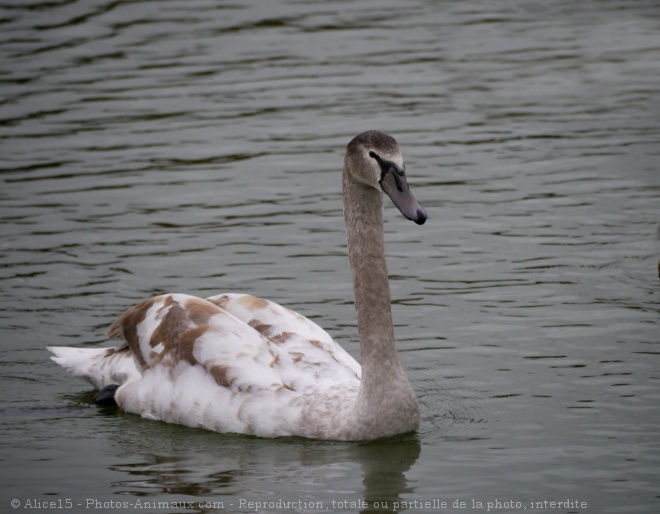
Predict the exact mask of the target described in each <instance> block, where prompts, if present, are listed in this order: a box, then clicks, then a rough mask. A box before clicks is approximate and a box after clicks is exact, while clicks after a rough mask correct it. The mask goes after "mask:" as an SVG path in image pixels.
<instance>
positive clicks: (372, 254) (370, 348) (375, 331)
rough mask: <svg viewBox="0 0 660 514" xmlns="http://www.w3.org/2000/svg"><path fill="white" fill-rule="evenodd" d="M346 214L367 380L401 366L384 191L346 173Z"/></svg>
mask: <svg viewBox="0 0 660 514" xmlns="http://www.w3.org/2000/svg"><path fill="white" fill-rule="evenodd" d="M343 193H344V217H345V221H346V235H347V242H348V256H349V261H350V265H351V272H352V275H353V291H354V295H355V310H356V312H357V322H358V335H359V338H360V353H361V364H362V371H363V383H364V384H365V385H367V384H368V383H369V381H370V374H371V373H373V374H375V375H379V376H383V372H384V371H386V370H391V369H392V368H401V365H400V363H399V358H398V355H397V353H396V348H395V343H394V328H393V326H392V311H391V305H390V288H389V278H388V273H387V264H386V262H385V243H384V238H383V194H382V193H381V192H380V191H379V190H377V189H374V188H372V187H368V186H364V185H362V184H358V183H355V182H353V181H351V180H350V179H348V178H347V176H346V174H344V184H343Z"/></svg>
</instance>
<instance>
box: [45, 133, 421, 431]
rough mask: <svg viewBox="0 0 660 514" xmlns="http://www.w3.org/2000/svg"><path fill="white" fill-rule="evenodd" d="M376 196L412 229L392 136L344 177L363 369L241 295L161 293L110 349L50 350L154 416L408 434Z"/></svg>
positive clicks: (413, 415)
mask: <svg viewBox="0 0 660 514" xmlns="http://www.w3.org/2000/svg"><path fill="white" fill-rule="evenodd" d="M383 192H384V193H385V194H387V196H389V198H390V199H391V200H392V202H393V203H394V204H395V205H396V206H397V207H398V209H399V210H400V211H401V213H402V214H403V215H404V216H405V217H406V218H408V219H410V220H412V221H414V222H415V223H417V224H419V225H421V224H423V223H424V222H425V221H426V219H427V214H426V211H425V210H424V208H423V207H422V206H421V205H420V204H419V203H418V201H417V200H416V199H415V198H414V197H413V195H412V193H411V192H410V190H409V188H408V184H407V181H406V175H405V171H404V164H403V158H402V155H401V152H400V150H399V146H398V144H397V142H396V140H395V139H394V138H393V137H391V136H389V135H387V134H384V133H382V132H379V131H367V132H363V133H361V134H359V135H357V136H356V137H355V138H353V139H352V140H351V141H350V143H349V144H348V146H347V148H346V153H345V158H344V169H343V179H342V196H343V201H344V220H345V223H346V235H347V242H348V257H349V261H350V266H351V271H352V276H353V288H354V296H355V309H356V312H357V321H358V335H359V340H360V354H361V362H362V366H360V364H358V362H357V361H356V360H355V359H353V358H352V357H351V356H350V355H349V354H348V353H347V352H346V351H345V350H344V349H343V348H342V347H341V346H339V345H338V344H337V343H336V342H335V341H334V340H333V339H332V338H331V337H330V336H329V335H328V334H327V333H326V332H325V331H324V330H323V329H322V328H320V327H319V326H318V325H316V324H315V323H313V322H312V321H310V320H309V319H307V318H305V317H304V316H302V315H300V314H298V313H296V312H293V311H292V310H289V309H287V308H286V307H283V306H281V305H278V304H276V303H273V302H271V301H268V300H264V299H262V298H259V297H256V296H252V295H249V294H236V293H224V294H219V295H216V296H212V297H210V298H206V299H201V298H197V297H194V296H188V295H185V294H165V295H161V296H156V297H153V298H149V299H147V300H144V301H143V302H141V303H139V304H137V305H135V306H134V307H131V308H129V309H128V310H127V311H125V312H124V313H123V314H121V315H120V316H119V318H118V319H117V320H116V321H115V322H114V323H113V324H112V325H111V327H110V329H109V330H108V332H107V335H108V337H109V338H111V339H120V340H122V341H123V343H122V344H120V345H119V346H116V347H114V348H74V347H48V350H49V351H50V352H51V353H52V354H53V355H52V356H51V358H52V359H53V360H54V361H55V362H56V363H58V364H59V365H61V366H62V367H64V368H65V369H66V370H67V371H68V372H69V373H70V374H72V375H73V376H77V377H82V378H85V379H87V380H88V381H89V382H91V384H92V385H93V386H95V387H96V388H97V389H99V390H101V393H100V394H99V395H98V396H97V398H96V401H97V402H98V403H105V402H116V404H117V405H119V406H120V407H121V408H122V409H123V410H124V411H126V412H131V413H136V414H140V415H141V416H143V417H145V418H149V419H154V420H162V421H165V422H170V423H177V424H182V425H188V426H192V427H199V428H204V429H208V430H214V431H217V432H224V433H240V434H250V435H255V436H259V437H280V436H301V437H306V438H312V439H324V440H342V441H367V440H372V439H377V438H383V437H389V436H393V435H397V434H403V433H408V432H413V431H416V430H417V429H418V427H419V407H418V403H417V399H416V396H415V393H414V391H413V389H412V387H411V385H410V382H409V381H408V379H407V377H406V374H405V372H404V370H403V367H402V365H401V362H400V361H399V357H398V354H397V351H396V348H395V342H394V330H393V326H392V312H391V306H390V291H389V283H388V275H387V266H386V262H385V247H384V239H383Z"/></svg>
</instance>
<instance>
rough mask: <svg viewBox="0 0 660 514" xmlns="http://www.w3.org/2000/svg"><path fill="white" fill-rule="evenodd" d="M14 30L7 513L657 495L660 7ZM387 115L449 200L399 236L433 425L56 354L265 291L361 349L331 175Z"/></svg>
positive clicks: (149, 11) (334, 5) (655, 505)
mask: <svg viewBox="0 0 660 514" xmlns="http://www.w3.org/2000/svg"><path fill="white" fill-rule="evenodd" d="M0 41H1V45H0V56H1V57H0V59H1V61H0V62H1V65H0V91H1V97H0V98H1V105H0V159H1V161H0V183H1V186H0V223H1V225H0V231H1V232H0V236H1V239H0V293H1V294H0V330H1V339H0V384H1V389H0V391H2V394H1V395H0V413H1V418H0V441H1V442H0V462H1V464H2V465H1V467H0V474H1V480H0V482H1V483H2V494H1V495H0V510H1V511H2V512H27V511H29V512H37V511H39V512H60V511H69V512H91V511H96V512H101V511H105V512H110V511H117V512H118V511H127V512H131V511H137V510H138V508H139V511H140V512H158V513H160V512H163V513H164V512H181V513H184V512H185V513H188V512H254V511H255V510H259V511H261V512H303V513H305V512H312V513H313V512H321V511H336V512H356V511H357V510H363V511H365V512H367V511H368V512H395V511H407V512H420V513H422V512H423V513H430V512H452V513H454V512H469V513H479V512H486V511H487V507H488V502H491V506H492V508H491V510H490V512H499V513H503V512H516V513H517V512H522V511H524V510H527V511H532V512H562V513H564V512H566V513H568V512H581V513H582V512H583V513H589V514H600V513H625V514H628V513H638V514H644V513H649V514H650V513H656V512H658V511H659V510H658V509H660V488H659V487H658V484H660V451H659V450H660V437H659V435H658V426H659V424H660V413H659V410H658V408H659V406H660V393H659V390H658V386H659V383H660V381H659V378H660V366H659V364H660V333H659V330H658V320H659V316H658V312H659V310H660V296H659V293H660V280H659V279H658V267H657V266H658V259H659V258H660V240H659V233H658V223H659V222H660V209H659V207H660V57H659V56H660V5H658V3H657V2H655V1H644V0H629V1H623V0H621V1H616V0H603V1H595V0H592V1H584V2H568V1H560V0H549V1H544V2H530V1H527V2H526V1H522V0H506V1H499V2H489V1H486V0H477V1H430V0H427V1H423V0H409V1H397V2H395V1H389V2H388V1H366V0H361V1H355V2H345V1H327V2H313V3H310V2H295V1H291V2H284V1H277V2H275V1H270V2H258V1H256V0H254V1H251V2H244V1H241V2H235V3H229V2H212V1H202V0H189V1H186V2H184V1H163V0H161V1H146V0H143V1H126V2H120V1H108V0H103V1H100V0H99V1H95V0H84V1H83V0H78V1H73V0H64V1H58V0H52V1H42V0H38V1H37V0H35V1H30V0H27V1H14V2H2V3H0ZM372 128H376V129H380V130H384V131H386V132H389V133H391V134H392V135H394V136H395V137H396V138H397V139H398V140H399V142H400V144H401V146H402V148H403V151H404V156H405V158H406V163H407V170H408V174H409V177H410V181H411V186H412V187H413V190H414V191H415V193H416V196H417V197H418V198H419V199H420V201H421V202H422V203H423V204H424V205H425V207H426V208H427V210H428V211H429V215H430V219H429V221H428V223H427V224H426V225H424V226H423V227H417V226H412V224H410V223H408V222H406V221H405V220H403V219H402V218H401V216H400V215H399V214H398V213H397V212H395V209H393V208H390V209H387V212H386V227H385V229H386V240H387V244H388V255H389V261H388V262H389V268H390V273H391V288H392V295H393V301H394V305H393V311H394V317H395V323H396V334H397V339H398V341H399V348H400V351H401V357H402V360H403V362H404V364H405V366H406V368H407V370H408V373H409V376H410V378H411V381H412V383H413V386H414V388H415V390H416V391H417V394H418V396H419V399H420V403H421V407H422V426H421V430H420V432H419V434H417V435H416V436H414V437H407V438H404V439H402V440H395V441H388V442H384V443H377V444H369V445H360V444H343V443H340V444H338V443H322V442H315V441H304V440H299V439H293V440H291V439H287V440H261V439H255V438H249V437H242V436H235V435H221V434H214V433H210V432H204V431H200V430H194V429H189V428H185V427H178V426H173V425H166V424H163V423H157V422H151V421H146V420H143V419H141V418H139V417H137V416H134V415H127V414H122V413H120V412H117V411H115V410H107V409H96V408H88V407H87V403H88V402H89V400H90V399H91V397H92V395H93V393H91V390H90V388H89V387H88V386H87V385H86V384H85V383H82V382H80V381H78V380H75V379H72V378H70V377H68V376H66V375H64V374H63V373H62V371H61V370H60V369H59V368H58V367H57V366H56V365H55V364H53V363H52V362H50V361H49V360H48V355H47V353H46V351H45V350H44V346H46V345H77V346H90V345H97V344H100V343H103V342H104V337H103V334H104V332H105V330H106V328H107V326H108V325H109V324H110V323H111V322H112V320H113V319H114V317H115V316H116V315H117V314H119V313H120V312H121V311H122V310H124V309H125V308H126V307H128V306H130V305H131V304H133V303H134V302H136V301H138V300H140V299H142V298H144V297H147V296H149V295H152V294H155V293H160V292H165V291H177V292H187V293H191V294H197V295H200V296H208V295H211V294H214V293H219V292H223V291H243V292H252V293H255V294H258V295H260V296H263V297H266V298H270V299H272V300H274V301H277V302H279V303H282V304H284V305H287V306H289V307H291V308H293V309H295V310H297V311H299V312H301V313H303V314H305V315H307V316H309V317H311V318H312V319H314V320H315V321H317V322H318V323H319V324H320V325H321V326H323V327H324V328H325V329H326V330H328V332H330V333H331V334H332V335H333V336H335V338H336V339H337V340H338V341H340V342H341V343H342V344H343V345H344V346H345V347H346V348H347V349H348V350H349V351H350V352H351V353H352V354H353V355H355V356H358V354H359V350H358V346H357V342H356V337H355V320H354V313H353V307H352V291H351V285H350V274H349V270H348V263H347V260H346V257H345V242H344V228H343V220H342V214H341V201H340V169H341V165H342V157H343V149H344V147H345V145H346V143H347V142H348V141H349V139H350V138H352V137H353V136H354V135H355V134H357V133H359V132H361V131H363V130H366V129H372ZM12 499H15V500H17V501H18V508H15V509H14V508H12V504H11V503H10V502H11V500H12ZM67 500H70V502H71V507H72V508H70V509H67V508H66V507H67V506H68V504H67V503H66V502H67ZM138 500H139V501H140V502H142V503H137V502H138ZM279 500H283V501H290V502H298V503H297V504H295V503H291V504H289V506H288V507H287V506H285V505H284V504H279V506H278V505H276V504H273V505H272V506H266V507H263V508H256V507H257V506H256V504H249V503H247V502H277V501H279ZM546 500H547V501H548V502H549V501H566V500H571V501H579V502H585V503H586V505H587V506H586V507H584V506H582V507H580V506H579V505H578V507H579V508H575V504H572V506H568V507H566V506H560V507H555V508H549V507H548V508H544V509H536V510H533V509H532V507H533V506H534V505H535V504H533V503H532V502H538V501H546ZM45 501H55V502H60V503H59V506H62V507H63V508H62V509H56V508H53V506H46V507H45V508H42V509H41V510H34V509H28V507H34V506H35V505H37V502H45ZM90 501H91V503H90ZM362 501H367V504H368V505H367V507H366V508H365V507H364V506H363V505H356V504H355V503H353V504H350V503H348V502H362ZM455 501H458V502H465V507H463V508H461V505H460V503H459V504H456V505H454V502H455ZM473 501H474V503H473ZM496 501H499V502H500V504H499V505H498V504H497V503H495V502H496ZM95 502H101V503H95ZM109 502H127V504H128V507H125V506H124V508H122V509H119V510H118V509H116V508H115V506H114V504H111V503H109ZM147 502H154V504H153V505H152V506H151V507H149V506H148V504H147ZM165 502H166V503H165ZM178 502H194V503H195V505H194V508H187V506H185V507H184V506H178V505H174V504H175V503H178ZM199 502H203V505H202V504H200V503H199ZM206 502H209V503H208V505H207V503H206ZM214 502H215V508H214V506H213V503H214ZM241 502H242V503H241ZM305 502H307V503H305ZM333 502H334V503H333ZM341 502H344V503H341ZM396 502H399V503H403V502H406V503H407V505H403V506H402V505H397V503H396ZM415 502H417V503H415ZM424 502H431V503H428V504H427V503H424ZM434 502H435V503H434ZM440 502H446V503H447V505H446V506H443V505H442V503H440ZM477 502H481V505H482V508H480V507H479V503H477ZM506 502H509V503H506ZM516 502H520V504H519V505H518V504H517V503H516ZM99 505H100V507H99ZM166 505H167V506H172V508H165V506H166ZM173 505H174V506H173ZM536 505H538V504H536ZM57 506H58V504H56V505H55V507H57ZM41 507H43V505H42V506H41ZM41 507H40V508H41ZM221 507H222V508H221ZM406 507H407V508H406ZM498 507H499V508H498Z"/></svg>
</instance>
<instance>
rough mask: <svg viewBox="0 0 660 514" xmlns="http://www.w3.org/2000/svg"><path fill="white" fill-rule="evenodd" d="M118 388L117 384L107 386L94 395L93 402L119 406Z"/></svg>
mask: <svg viewBox="0 0 660 514" xmlns="http://www.w3.org/2000/svg"><path fill="white" fill-rule="evenodd" d="M118 388H119V386H118V385H117V384H110V385H108V386H105V387H104V388H103V389H101V390H100V391H99V393H98V394H97V395H96V396H95V397H94V399H93V400H92V403H93V404H95V405H103V406H117V402H116V401H115V392H117V389H118Z"/></svg>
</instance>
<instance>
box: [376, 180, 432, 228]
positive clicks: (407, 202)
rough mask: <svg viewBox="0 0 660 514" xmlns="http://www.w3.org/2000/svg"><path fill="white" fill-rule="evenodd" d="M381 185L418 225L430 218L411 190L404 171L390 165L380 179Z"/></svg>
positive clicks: (400, 208) (402, 211) (407, 216)
mask: <svg viewBox="0 0 660 514" xmlns="http://www.w3.org/2000/svg"><path fill="white" fill-rule="evenodd" d="M380 187H381V188H382V189H383V191H385V194H387V196H389V197H390V200H392V202H393V203H394V205H396V206H397V208H398V209H399V210H400V211H401V214H403V215H404V216H405V217H406V218H408V219H409V220H412V221H414V222H415V223H417V224H418V225H423V224H424V222H425V221H426V218H428V215H427V214H426V210H425V209H424V207H422V206H421V205H420V204H419V202H418V201H417V200H416V199H415V197H414V196H413V194H412V193H411V192H410V188H409V187H408V182H407V181H406V175H405V174H404V172H403V171H400V170H397V169H396V168H395V167H390V169H389V170H387V172H385V173H384V174H383V175H382V177H381V179H380Z"/></svg>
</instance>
